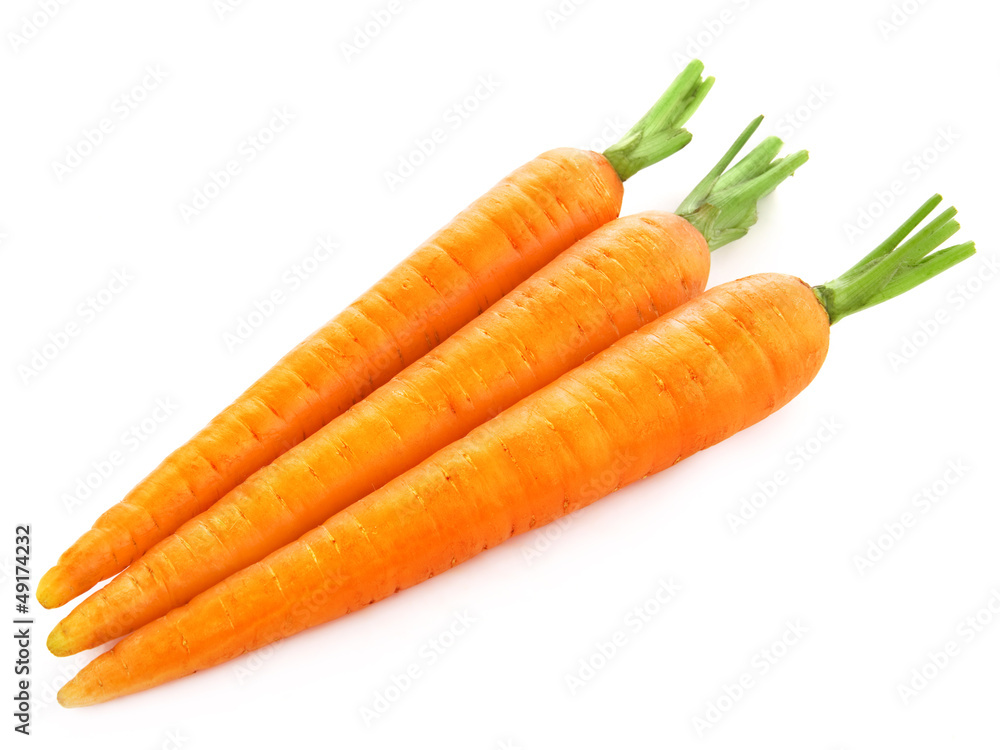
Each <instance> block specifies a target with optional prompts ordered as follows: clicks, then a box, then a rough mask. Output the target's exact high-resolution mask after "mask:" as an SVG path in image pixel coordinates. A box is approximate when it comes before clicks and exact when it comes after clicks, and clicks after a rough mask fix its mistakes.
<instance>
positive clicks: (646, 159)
mask: <svg viewBox="0 0 1000 750" xmlns="http://www.w3.org/2000/svg"><path fill="white" fill-rule="evenodd" d="M704 69H705V66H704V65H703V64H702V62H701V61H700V60H692V61H691V62H690V63H689V64H688V66H687V67H686V68H684V70H682V71H681V72H680V74H679V75H678V76H677V78H675V79H674V82H673V83H671V84H670V87H669V88H668V89H667V90H666V91H665V92H663V95H662V96H661V97H660V98H659V99H658V100H657V102H656V104H654V105H653V106H652V108H651V109H650V110H649V112H647V113H646V114H645V115H643V116H642V118H641V119H640V120H639V121H638V122H637V123H636V124H635V125H633V126H632V129H631V130H629V131H628V132H627V133H626V134H625V135H624V136H622V138H621V140H619V141H618V143H616V144H615V145H613V146H611V147H610V148H608V149H607V150H606V151H605V152H604V156H605V158H606V159H607V160H608V161H609V162H611V166H612V167H614V168H615V171H616V172H617V173H618V176H619V177H620V178H621V180H622V182H624V181H625V180H627V179H628V178H629V177H631V176H632V175H634V174H635V173H636V172H638V171H640V170H642V169H645V168H646V167H649V166H652V165H653V164H656V162H658V161H660V160H662V159H666V158H667V157H668V156H670V155H671V154H674V153H677V152H678V151H680V150H681V149H682V148H684V147H685V146H686V145H687V144H688V143H689V142H690V141H691V133H689V132H688V131H687V130H685V129H684V128H682V127H681V126H682V125H683V124H684V123H686V122H687V121H688V119H689V118H690V117H691V115H693V114H694V112H695V110H696V109H698V105H700V104H701V103H702V101H703V100H704V99H705V97H706V96H708V92H709V90H710V89H711V88H712V84H714V83H715V79H714V78H711V77H709V78H705V79H702V77H701V74H702V71H703V70H704Z"/></svg>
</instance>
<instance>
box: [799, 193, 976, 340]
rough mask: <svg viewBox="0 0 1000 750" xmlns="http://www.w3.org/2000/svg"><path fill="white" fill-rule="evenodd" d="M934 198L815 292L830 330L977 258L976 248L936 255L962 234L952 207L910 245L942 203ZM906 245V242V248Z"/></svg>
mask: <svg viewBox="0 0 1000 750" xmlns="http://www.w3.org/2000/svg"><path fill="white" fill-rule="evenodd" d="M941 200H942V199H941V196H940V195H935V196H933V197H932V198H930V200H928V201H927V202H926V203H924V205H922V206H921V207H920V208H918V209H917V211H916V212H915V213H914V214H913V215H912V216H911V217H910V218H909V219H907V220H906V221H905V222H903V224H902V225H901V226H900V227H899V229H897V230H896V231H895V232H893V233H892V234H891V235H889V237H888V238H887V239H886V240H885V241H884V242H883V243H882V244H880V245H879V246H878V247H876V248H875V249H874V250H872V251H871V252H870V253H868V255H866V256H865V257H864V258H862V259H861V260H860V261H858V262H857V263H856V264H855V265H854V266H852V267H851V268H849V269H848V270H847V271H845V272H844V273H843V274H841V275H840V276H838V277H837V278H836V279H834V280H833V281H829V282H827V283H826V284H820V285H819V286H815V287H813V291H814V293H815V294H816V297H817V299H819V301H820V302H821V303H822V304H823V307H825V308H826V311H827V314H828V315H829V316H830V324H831V325H832V324H834V323H836V322H837V321H838V320H840V319H842V318H844V317H846V316H848V315H851V314H852V313H856V312H858V311H860V310H864V309H866V308H869V307H872V306H874V305H877V304H879V303H881V302H885V301H886V300H889V299H892V298H893V297H896V296H898V295H900V294H902V293H903V292H908V291H909V290H910V289H913V288H914V287H916V286H919V285H920V284H923V283H924V282H925V281H927V280H928V279H930V278H933V277H934V276H937V275H938V274H939V273H941V272H942V271H946V270H947V269H949V268H951V267H952V266H954V265H955V264H956V263H961V262H962V261H963V260H965V259H966V258H969V257H971V256H972V255H975V252H976V246H975V244H974V243H972V242H963V243H962V244H960V245H952V246H951V247H947V248H945V249H943V250H937V252H932V251H934V250H935V249H936V248H937V247H939V246H940V245H942V244H943V243H944V242H945V241H947V240H948V239H949V238H950V237H951V236H952V235H954V234H955V233H956V232H957V231H958V230H959V224H958V222H957V221H955V215H956V214H957V213H958V212H957V211H956V210H955V208H954V207H952V208H948V209H946V210H944V211H942V212H941V213H940V214H939V215H938V216H937V217H935V218H934V219H933V220H931V221H930V222H928V223H927V225H926V226H924V228H923V229H921V230H920V231H919V232H917V233H916V234H914V235H913V236H912V237H910V238H909V239H906V238H907V237H908V236H909V235H910V233H911V232H913V230H914V229H916V228H917V227H918V226H919V225H920V223H921V222H922V221H923V220H924V219H926V218H927V217H928V216H930V214H931V213H932V212H933V211H934V209H935V208H936V207H937V206H938V204H940V203H941ZM904 240H906V241H905V242H904Z"/></svg>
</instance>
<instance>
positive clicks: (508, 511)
mask: <svg viewBox="0 0 1000 750" xmlns="http://www.w3.org/2000/svg"><path fill="white" fill-rule="evenodd" d="M939 201H940V197H935V198H933V199H932V200H930V201H928V203H927V204H925V205H924V206H923V207H922V208H921V209H920V210H919V211H918V212H917V213H916V214H915V215H914V216H913V217H912V218H911V219H910V220H908V221H907V222H906V223H905V224H904V225H903V227H901V228H900V229H899V230H898V231H897V232H895V233H893V235H892V236H891V237H889V239H888V240H886V242H884V243H883V244H882V245H880V246H879V247H878V248H876V250H875V251H874V252H873V253H871V254H870V255H869V256H867V257H866V258H864V259H863V260H862V261H861V262H860V263H859V264H858V265H856V266H855V267H854V268H852V269H850V270H849V271H848V272H847V273H845V274H844V275H842V276H840V277H839V278H837V279H835V280H834V281H832V282H830V283H828V284H824V285H821V286H818V287H816V288H811V287H809V286H808V285H807V284H806V283H805V282H803V281H802V280H801V279H798V278H795V277H793V276H784V275H779V274H761V275H757V276H751V277H748V278H745V279H741V280H738V281H734V282H730V283H727V284H723V285H721V286H718V287H715V288H714V289H711V290H709V291H708V292H706V293H704V294H702V295H700V296H698V297H695V298H694V299H692V300H691V301H689V302H686V303H684V304H683V305H681V306H680V307H678V308H677V309H676V310H674V311H673V312H671V313H668V314H667V315H664V316H663V317H661V318H659V319H657V320H656V321H654V322H652V323H649V324H648V325H646V326H644V327H643V328H641V329H640V330H639V331H637V332H635V333H632V334H630V335H628V336H625V337H623V338H622V339H620V340H619V341H618V342H616V343H615V344H613V345H611V346H610V347H609V348H608V349H606V350H605V351H603V352H602V353H600V354H598V355H597V356H596V357H594V358H593V359H591V360H589V361H588V362H586V363H584V364H583V365H580V366H579V367H577V368H576V369H575V370H573V371H571V372H569V373H567V374H566V375H564V376H562V377H561V378H559V379H558V380H556V381H555V382H553V383H551V384H549V385H548V386H545V387H544V388H542V389H540V390H539V391H537V392H535V393H534V394H532V395H531V396H528V397H527V398H525V399H524V400H523V401H521V402H520V403H518V404H516V405H515V406H513V407H512V408H510V409H508V410H507V411H505V412H503V413H502V414H500V415H499V416H497V417H496V418H495V419H492V420H491V421H489V422H487V423H485V424H483V425H481V426H479V427H477V428H476V429H474V430H472V431H471V432H470V433H469V434H468V435H467V436H466V437H464V438H462V439H460V440H457V441H456V442H454V443H452V444H451V445H449V446H448V447H446V448H444V449H443V450H441V451H439V452H437V453H436V454H434V455H433V456H432V457H431V458H429V459H427V460H426V461H424V462H423V463H421V464H420V465H419V466H417V467H415V468H413V469H411V470H410V471H408V472H406V473H405V474H402V475H400V476H399V477H397V478H395V479H393V480H392V481H390V482H389V483H387V484H386V485H384V486H383V487H382V488H381V489H379V490H377V491H375V492H373V493H372V494H370V495H368V496H367V497H366V498H364V499H363V500H361V501H360V502H358V503H355V504H354V505H352V506H351V507H349V508H347V509H346V510H344V511H342V512H340V513H338V514H336V515H335V516H333V517H332V518H330V519H329V520H327V521H326V522H325V523H324V524H322V525H321V526H318V527H317V528H316V529H314V530H312V531H310V532H309V533H307V534H305V535H304V536H302V537H301V538H300V539H299V540H297V541H295V542H294V543H292V544H289V545H287V546H286V547H283V548H282V549H280V550H278V551H277V552H275V553H273V554H271V555H269V556H268V557H267V558H265V559H264V560H262V561H260V562H258V563H255V564H254V565H252V566H250V567H247V568H245V569H243V570H242V571H240V572H239V573H236V574H235V575H233V576H231V577H230V578H228V579H226V580H225V581H223V582H222V583H220V584H218V585H216V586H215V587H213V588H212V589H209V590H208V591H206V592H204V593H202V594H200V595H199V596H197V597H195V598H194V599H193V600H192V601H191V602H190V603H188V604H187V605H185V606H183V607H179V608H177V609H174V610H173V611H171V612H170V613H169V614H167V615H166V616H164V617H162V618H160V619H159V620H155V621H154V622H152V623H150V624H149V625H146V626H145V627H143V628H141V629H140V630H138V631H137V632H136V633H134V634H132V635H131V636H129V637H128V638H126V639H124V640H123V641H121V642H120V643H119V644H118V645H116V646H115V647H114V648H113V649H112V650H111V651H109V652H107V653H105V654H102V655H101V656H99V657H97V658H96V659H95V660H94V661H92V662H91V663H90V664H89V665H87V666H86V667H85V668H84V669H83V670H82V671H81V672H80V674H78V675H77V676H76V677H75V678H73V680H71V681H70V682H69V683H68V684H67V685H66V686H65V687H64V688H63V689H62V690H61V691H60V692H59V701H60V703H62V705H64V706H83V705H88V704H93V703H100V702H103V701H107V700H110V699H112V698H115V697H118V696H122V695H126V694H129V693H134V692H136V691H139V690H144V689H146V688H150V687H153V686H156V685H159V684H162V683H164V682H167V681H169V680H173V679H176V678H178V677H182V676H185V675H189V674H191V673H193V672H195V671H196V670H200V669H205V668H207V667H210V666H213V665H215V664H219V663H221V662H224V661H226V660H228V659H232V658H233V657H235V656H239V655H240V654H242V653H245V652H247V651H250V650H253V649H256V648H260V647H262V646H264V645H267V644H269V643H272V642H274V641H276V640H278V639H280V638H284V637H287V636H289V635H292V634H293V633H297V632H299V631H301V630H304V629H305V628H308V627H311V626H314V625H318V624H320V623H323V622H327V621H329V620H332V619H334V618H337V617H340V616H341V615H344V614H347V613H349V612H352V611H354V610H357V609H360V608H362V607H365V606H366V605H368V604H370V603H372V602H375V601H378V600H380V599H383V598H385V597H387V596H389V595H391V594H392V593H394V592H396V591H399V590H400V589H403V588H406V587H408V586H412V585H414V584H417V583H420V582H421V581H424V580H426V579H427V578H429V577H431V576H434V575H437V574H439V573H443V572H445V571H446V570H448V569H449V568H452V567H454V566H455V565H457V564H459V563H460V562H462V561H464V560H467V559H469V558H471V557H473V556H475V555H477V554H479V553H480V552H482V551H483V550H486V549H489V548H490V547H494V546H496V545H498V544H500V543H501V542H503V541H505V540H506V539H508V538H510V537H512V536H514V535H516V534H520V533H523V532H525V531H528V530H529V529H533V528H537V527H539V526H541V525H543V524H546V523H549V522H550V521H552V520H554V519H557V518H559V517H561V516H564V515H566V514H567V513H571V512H573V511H575V510H577V509H578V508H580V507H583V506H585V505H587V504H589V503H591V502H593V501H594V500H596V499H598V498H599V497H601V496H603V495H606V494H608V493H610V492H612V491H614V490H615V489H618V488H620V487H624V486H626V485H628V484H630V483H632V482H634V481H636V480H638V479H641V478H643V477H645V476H647V475H648V474H652V473H654V472H658V471H660V470H662V469H665V468H667V467H669V466H671V465H673V464H675V463H677V462H678V461H680V460H682V459H683V458H685V457H686V456H690V455H692V454H693V453H696V452H697V451H700V450H702V449H704V448H707V447H709V446H710V445H713V444H715V443H718V442H719V441H721V440H723V439H725V438H726V437H728V436H730V435H733V434H734V433H736V432H739V431H740V430H742V429H744V428H746V427H748V426H750V425H752V424H754V423H755V422H758V421H759V420H761V419H763V418H764V417H766V416H768V415H769V414H771V413H773V412H774V411H775V410H777V409H779V408H780V407H781V406H783V405H784V404H785V403H787V402H788V401H789V400H791V399H792V398H793V397H794V396H795V395H796V394H798V393H799V392H800V391H801V390H802V389H804V388H805V387H806V386H807V385H808V384H809V383H810V382H811V381H812V379H813V378H814V377H815V375H816V374H817V372H818V371H819V369H820V367H821V365H822V364H823V361H824V359H825V358H826V354H827V348H828V345H829V332H830V325H831V323H832V322H836V321H837V320H839V319H840V318H842V317H844V316H845V315H849V314H851V313H853V312H856V311H858V310H863V309H865V308H866V307H869V306H871V305H874V304H878V303H879V302H882V301H885V300H886V299H889V298H890V297H893V296H895V295H897V294H901V293H902V292H905V291H907V290H908V289H911V288H912V287H914V286H916V285H918V284H920V283H921V282H923V281H925V280H926V279H928V278H930V277H931V276H934V275H936V274H938V273H940V272H941V271H943V270H944V269H946V268H949V267H950V266H952V265H954V264H955V263H957V262H959V261H961V260H963V259H965V258H967V257H969V256H970V255H972V254H973V253H974V252H975V248H974V246H973V245H972V243H965V244H963V245H956V246H954V247H951V248H948V249H946V250H941V251H939V252H936V253H933V254H930V255H929V253H930V252H931V251H932V250H933V249H934V248H936V247H937V246H938V245H939V244H941V243H942V242H944V241H945V240H946V239H947V238H948V237H949V236H951V234H953V233H954V232H955V231H956V230H957V229H958V224H957V223H956V222H955V221H954V218H953V216H954V209H950V210H948V211H946V212H944V213H943V214H942V215H941V216H940V217H939V218H937V219H935V220H934V221H932V222H930V223H929V224H928V225H927V226H926V227H925V228H924V229H923V230H921V231H920V232H919V233H917V234H916V235H915V236H914V237H913V238H912V239H910V240H908V241H906V242H903V239H904V238H905V237H906V235H908V234H909V233H910V232H911V231H912V230H913V229H914V228H915V227H916V226H917V225H918V224H919V223H920V222H921V221H922V220H923V219H924V218H926V216H927V215H928V214H929V213H930V212H931V211H932V210H933V208H934V206H936V205H937V203H938V202H939ZM607 477H610V478H611V481H604V480H605V478H607Z"/></svg>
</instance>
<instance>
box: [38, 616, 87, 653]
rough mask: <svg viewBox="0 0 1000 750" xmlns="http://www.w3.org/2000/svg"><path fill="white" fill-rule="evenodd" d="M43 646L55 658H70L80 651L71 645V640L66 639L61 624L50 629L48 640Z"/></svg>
mask: <svg viewBox="0 0 1000 750" xmlns="http://www.w3.org/2000/svg"><path fill="white" fill-rule="evenodd" d="M45 645H46V646H47V647H48V649H49V651H51V652H52V653H53V654H54V655H55V656H72V655H73V654H75V653H77V652H78V651H79V650H80V649H78V648H76V647H75V645H74V644H73V643H72V639H71V638H69V637H67V635H66V631H65V630H64V629H63V626H62V623H59V624H58V625H56V626H55V628H53V629H52V632H51V633H49V637H48V639H47V640H46V641H45Z"/></svg>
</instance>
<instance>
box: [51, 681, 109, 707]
mask: <svg viewBox="0 0 1000 750" xmlns="http://www.w3.org/2000/svg"><path fill="white" fill-rule="evenodd" d="M81 685H82V683H81V682H80V681H79V679H78V677H74V678H73V679H72V680H70V681H69V682H67V683H66V684H65V685H63V686H62V689H61V690H60V691H59V692H58V693H57V694H56V700H57V701H59V705H60V706H62V707H63V708H81V707H83V706H92V705H94V704H95V703H101V702H102V701H101V700H99V699H95V697H94V696H93V695H87V691H86V690H85V689H83V688H82V687H81Z"/></svg>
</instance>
